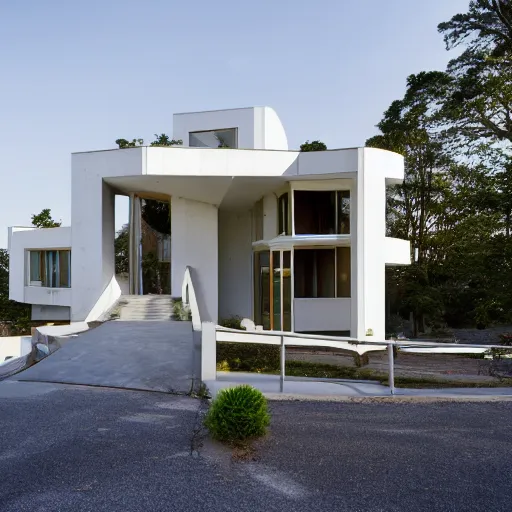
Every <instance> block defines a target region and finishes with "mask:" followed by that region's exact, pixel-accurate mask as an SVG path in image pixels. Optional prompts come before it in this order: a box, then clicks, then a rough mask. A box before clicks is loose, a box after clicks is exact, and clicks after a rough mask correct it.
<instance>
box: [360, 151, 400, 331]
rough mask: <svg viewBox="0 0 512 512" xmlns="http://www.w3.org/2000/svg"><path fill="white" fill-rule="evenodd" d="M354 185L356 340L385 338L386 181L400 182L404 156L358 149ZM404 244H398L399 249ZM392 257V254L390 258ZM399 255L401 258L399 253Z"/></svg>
mask: <svg viewBox="0 0 512 512" xmlns="http://www.w3.org/2000/svg"><path fill="white" fill-rule="evenodd" d="M359 159H360V161H359V174H358V183H357V195H358V203H357V216H358V219H357V223H358V225H357V267H356V273H357V298H356V303H357V307H358V325H357V337H358V338H360V339H362V338H364V337H365V336H366V335H367V333H368V331H369V330H371V332H373V335H372V337H371V339H376V340H383V339H385V293H386V286H385V263H386V257H387V256H388V255H389V253H388V251H387V250H386V178H389V177H391V178H393V179H400V177H403V173H404V163H403V157H402V156H401V155H398V154H396V153H391V152H389V151H382V150H378V149H373V148H362V149H360V150H359ZM404 246H405V244H401V247H402V248H401V249H398V250H399V251H403V247H404ZM391 256H393V255H391ZM398 256H402V253H401V252H400V253H399V254H398Z"/></svg>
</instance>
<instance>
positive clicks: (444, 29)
mask: <svg viewBox="0 0 512 512" xmlns="http://www.w3.org/2000/svg"><path fill="white" fill-rule="evenodd" d="M438 30H439V32H440V33H442V34H444V40H445V43H446V47H447V49H451V48H454V47H458V46H462V47H464V51H463V52H462V53H461V54H460V55H459V56H458V57H457V58H455V59H453V60H452V61H451V62H450V64H449V66H448V73H449V74H450V78H451V80H452V82H451V84H450V88H449V90H448V91H447V96H446V99H445V101H444V104H443V108H442V114H443V115H444V116H445V118H446V121H447V122H448V123H449V124H450V126H449V129H448V133H450V134H451V135H452V136H453V137H454V138H455V139H457V142H458V144H459V145H462V144H465V145H466V146H467V144H468V143H474V142H478V141H481V140H486V141H490V142H492V143H496V142H499V141H508V142H510V141H512V125H511V123H510V119H511V114H512V4H511V3H510V2H509V1H508V0H472V1H471V2H470V4H469V9H468V12H466V13H460V14H456V15H454V16H453V17H452V18H451V19H450V20H449V21H447V22H444V23H441V24H439V26H438Z"/></svg>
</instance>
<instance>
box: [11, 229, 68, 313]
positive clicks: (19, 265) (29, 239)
mask: <svg viewBox="0 0 512 512" xmlns="http://www.w3.org/2000/svg"><path fill="white" fill-rule="evenodd" d="M70 248H71V228H70V227H60V228H47V229H38V228H33V229H29V228H11V229H10V231H9V298H10V299H11V300H16V301H18V302H26V303H28V304H49V305H52V304H54V305H58V306H69V305H71V290H70V289H69V288H42V287H36V286H26V285H27V251H29V250H31V249H34V250H38V249H41V250H43V249H70ZM71 260H73V255H72V256H71ZM71 283H72V284H73V275H71ZM50 291H52V292H53V293H50Z"/></svg>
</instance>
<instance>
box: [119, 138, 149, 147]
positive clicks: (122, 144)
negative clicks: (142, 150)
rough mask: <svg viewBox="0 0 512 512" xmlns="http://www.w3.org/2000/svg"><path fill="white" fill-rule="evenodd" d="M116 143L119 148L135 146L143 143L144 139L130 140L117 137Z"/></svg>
mask: <svg viewBox="0 0 512 512" xmlns="http://www.w3.org/2000/svg"><path fill="white" fill-rule="evenodd" d="M116 144H117V146H118V147H119V149H124V148H136V147H138V146H143V145H144V139H132V140H131V141H129V140H126V139H117V140H116Z"/></svg>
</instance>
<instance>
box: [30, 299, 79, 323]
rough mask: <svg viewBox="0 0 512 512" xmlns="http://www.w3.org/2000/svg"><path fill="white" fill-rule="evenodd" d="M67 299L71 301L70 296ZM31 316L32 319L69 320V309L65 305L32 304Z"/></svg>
mask: <svg viewBox="0 0 512 512" xmlns="http://www.w3.org/2000/svg"><path fill="white" fill-rule="evenodd" d="M69 301H70V303H71V297H70V299H69ZM31 317H32V320H42V321H45V322H52V321H55V320H70V319H71V309H70V308H69V307H66V306H43V305H40V304H33V305H32V315H31Z"/></svg>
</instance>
